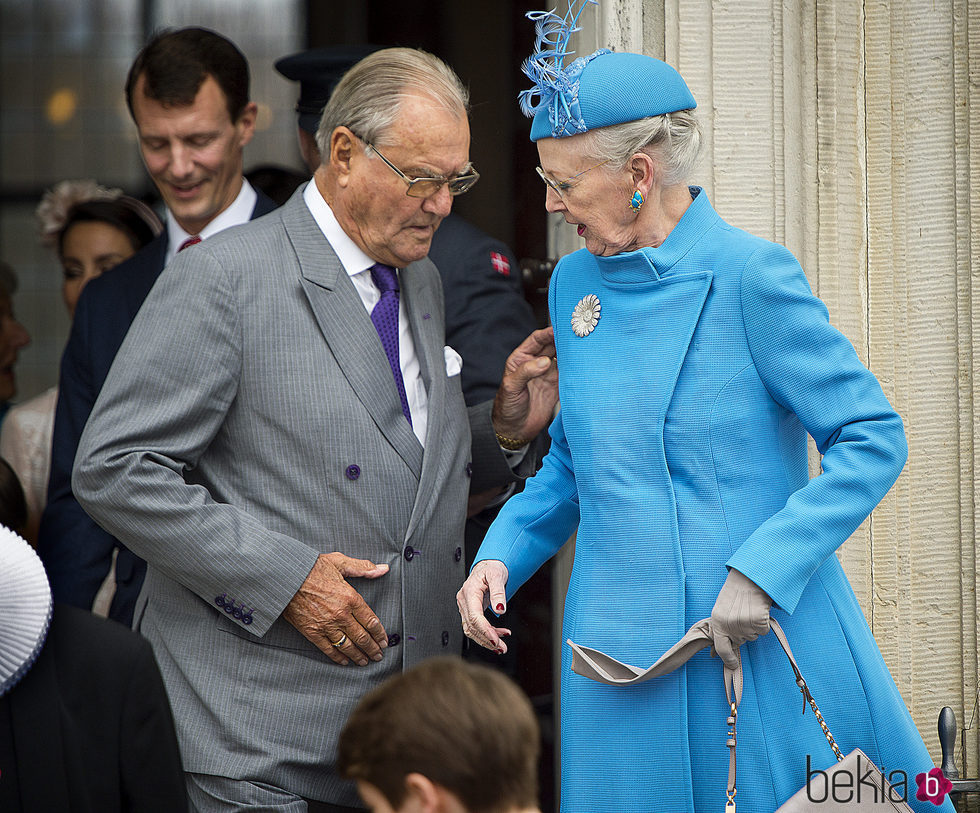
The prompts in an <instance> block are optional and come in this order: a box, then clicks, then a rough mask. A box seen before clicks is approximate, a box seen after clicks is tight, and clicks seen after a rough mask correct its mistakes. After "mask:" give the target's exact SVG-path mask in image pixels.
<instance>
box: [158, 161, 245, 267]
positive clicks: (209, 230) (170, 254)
mask: <svg viewBox="0 0 980 813" xmlns="http://www.w3.org/2000/svg"><path fill="white" fill-rule="evenodd" d="M258 198H259V196H258V193H256V191H255V190H254V189H253V188H252V185H251V184H250V183H249V182H248V181H247V180H246V179H245V178H242V188H241V189H240V190H239V192H238V195H237V197H236V198H235V199H234V200H233V201H232V202H231V206H229V207H228V208H227V209H225V210H224V211H222V212H220V213H219V214H218V216H217V217H215V218H214V219H213V220H212V221H211V222H210V223H208V225H207V226H205V227H204V228H203V229H201V231H200V234H199V237H200V238H201V239H202V240H207V239H208V238H209V237H211V236H213V235H215V234H217V233H218V232H219V231H223V230H224V229H228V228H231V227H232V226H240V225H241V224H242V223H248V221H249V220H251V219H252V212H253V211H254V210H255V202H256V201H257V200H258ZM167 236H168V241H167V263H168V264H169V263H170V261H171V260H172V259H173V258H174V257H175V256H177V249H179V248H180V247H181V245H183V243H184V241H185V240H186V239H187V238H188V237H191V236H192V235H190V234H188V233H187V232H186V231H184V230H183V229H182V228H181V227H180V225H179V224H178V223H177V218H175V217H174V216H173V212H171V211H170V210H169V209H167Z"/></svg>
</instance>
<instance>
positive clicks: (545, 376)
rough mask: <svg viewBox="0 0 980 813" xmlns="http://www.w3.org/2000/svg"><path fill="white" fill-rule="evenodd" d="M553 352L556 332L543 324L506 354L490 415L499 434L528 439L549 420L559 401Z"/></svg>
mask: <svg viewBox="0 0 980 813" xmlns="http://www.w3.org/2000/svg"><path fill="white" fill-rule="evenodd" d="M555 355H556V353H555V332H554V330H553V329H552V328H550V327H546V328H544V329H542V330H535V331H534V333H532V334H531V335H530V336H528V337H527V338H526V339H525V340H524V341H523V342H521V344H520V346H519V347H518V348H517V349H516V350H515V351H514V352H513V353H511V354H510V356H508V358H507V363H506V364H505V365H504V377H503V381H501V382H500V388H499V389H498V390H497V397H496V398H495V399H494V402H493V413H492V415H491V419H492V421H493V428H494V431H496V432H497V434H498V435H502V436H503V437H505V438H513V439H515V440H518V439H519V440H527V441H530V440H533V439H534V438H535V437H537V435H538V433H539V432H540V431H541V430H542V429H544V428H545V427H546V426H547V425H548V424H549V423H550V422H551V419H552V417H553V416H554V413H555V404H556V403H557V402H558V365H557V363H556V361H555Z"/></svg>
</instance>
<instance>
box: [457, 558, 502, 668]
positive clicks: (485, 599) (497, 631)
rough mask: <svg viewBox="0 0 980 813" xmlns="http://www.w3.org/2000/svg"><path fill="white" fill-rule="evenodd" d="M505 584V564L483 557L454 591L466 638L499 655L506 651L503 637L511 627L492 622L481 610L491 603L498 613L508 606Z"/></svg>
mask: <svg viewBox="0 0 980 813" xmlns="http://www.w3.org/2000/svg"><path fill="white" fill-rule="evenodd" d="M506 587H507V566H506V565H505V564H504V563H503V562H500V561H498V560H496V559H484V560H483V561H482V562H477V564H476V565H474V567H473V570H472V571H470V575H469V578H468V579H467V580H466V581H465V582H463V586H462V587H460V588H459V592H458V593H457V594H456V606H457V607H459V616H460V618H461V619H462V621H463V632H464V633H466V637H467V638H470V639H472V640H474V641H476V642H477V643H478V644H479V645H480V646H482V647H485V648H487V649H492V650H493V651H494V652H496V653H497V654H498V655H503V654H504V653H505V652H506V651H507V644H505V643H504V642H503V640H502V636H506V635H510V630H509V629H505V628H503V627H494V626H493V625H491V623H490V622H489V621H487V618H486V616H485V615H484V614H483V611H484V610H486V608H487V607H489V606H491V604H492V605H493V609H494V612H496V613H497V615H500V614H501V613H503V612H504V611H505V610H506V609H507V593H506Z"/></svg>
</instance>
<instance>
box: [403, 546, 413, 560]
mask: <svg viewBox="0 0 980 813" xmlns="http://www.w3.org/2000/svg"><path fill="white" fill-rule="evenodd" d="M414 558H415V548H413V547H412V546H411V545H406V546H405V559H406V561H409V562H411V561H412V559H414Z"/></svg>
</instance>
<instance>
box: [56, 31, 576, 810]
mask: <svg viewBox="0 0 980 813" xmlns="http://www.w3.org/2000/svg"><path fill="white" fill-rule="evenodd" d="M466 103H467V102H466V92H465V89H464V88H463V87H462V85H461V84H460V82H459V79H458V78H457V77H456V75H455V74H454V73H453V72H452V71H451V70H450V69H449V68H448V67H447V66H445V65H444V64H443V63H442V62H440V61H439V60H438V59H436V58H435V57H433V56H431V55H429V54H426V53H424V52H421V51H414V50H410V49H401V48H398V49H388V50H385V51H379V52H377V53H375V54H374V55H372V56H370V57H368V58H367V59H365V60H363V61H362V62H361V63H359V64H358V65H357V66H355V67H354V68H353V69H352V70H351V71H350V72H349V73H348V74H347V76H346V77H345V78H344V80H343V81H342V82H341V84H340V85H339V86H338V88H337V90H336V91H335V93H334V95H333V97H332V98H331V101H330V104H329V105H328V107H327V109H326V110H325V111H324V114H323V119H322V122H321V125H320V129H319V132H318V140H319V142H320V151H321V155H322V156H323V163H322V164H321V166H320V168H319V169H318V170H317V172H316V173H315V175H314V177H313V180H312V181H311V182H310V183H309V184H308V185H307V186H306V187H305V188H303V189H301V190H299V191H297V193H296V194H295V195H294V196H293V198H292V199H290V200H289V201H288V202H287V203H286V204H285V205H284V206H283V207H282V208H280V209H279V210H277V211H276V212H273V213H272V214H270V215H268V216H266V217H264V218H261V219H259V220H257V221H253V222H252V223H251V224H249V225H247V226H242V227H240V228H235V229H229V230H228V231H226V232H223V233H222V234H220V235H216V236H215V237H212V238H211V239H210V240H208V241H207V242H205V243H203V244H201V245H200V246H198V247H196V248H195V250H194V251H190V252H186V253H185V255H181V256H179V257H178V258H177V260H175V261H174V262H173V263H172V264H171V265H170V266H169V267H168V268H167V269H166V271H165V272H164V273H163V275H162V276H161V277H160V280H159V281H158V283H157V285H156V286H155V287H154V289H153V291H152V292H151V293H150V295H149V297H148V298H147V300H146V302H145V304H144V306H143V308H142V310H141V311H140V313H139V315H138V317H137V319H136V321H135V322H134V324H133V327H132V329H131V330H130V332H129V334H128V336H127V337H126V340H125V343H124V344H123V347H122V348H121V350H120V352H119V355H118V356H117V358H116V361H115V364H114V365H113V368H112V370H111V371H110V374H109V377H108V379H107V381H106V383H105V386H104V387H103V390H102V393H101V395H100V396H99V400H98V402H97V403H96V406H95V409H94V411H93V413H92V416H91V418H90V420H89V422H88V424H87V426H86V429H85V432H84V435H83V437H82V440H81V444H80V447H79V454H78V458H77V462H76V465H75V471H74V476H73V485H74V487H75V492H76V494H77V495H78V498H79V500H80V502H81V503H82V504H83V506H84V507H85V509H86V510H87V511H89V512H90V513H91V514H92V516H93V517H94V518H95V519H96V520H97V521H98V522H99V523H100V524H101V525H103V526H104V527H106V528H107V529H108V530H110V531H111V532H112V533H114V534H115V535H116V536H118V537H119V538H120V539H122V540H124V541H125V543H126V544H127V545H129V546H130V547H131V548H132V549H133V550H134V551H136V552H137V553H139V554H140V555H141V556H143V557H144V558H145V559H146V560H147V562H148V565H149V567H148V572H147V578H146V582H145V585H144V588H143V592H142V594H141V596H140V599H139V602H138V604H137V609H136V624H137V626H138V628H139V629H140V631H141V632H142V633H143V634H145V635H146V636H147V638H149V640H150V641H151V643H152V644H153V647H154V650H155V652H156V655H157V658H158V660H159V662H160V666H161V670H162V672H163V675H164V679H165V681H166V684H167V688H168V691H169V693H170V697H171V701H172V704H173V707H174V713H175V717H176V720H177V727H178V735H179V738H180V742H181V751H182V757H183V760H184V768H185V770H186V771H187V777H188V791H189V795H190V797H191V800H192V805H193V806H194V808H195V809H197V810H200V811H230V810H262V811H273V810H274V811H289V813H301V811H305V810H310V811H321V810H322V811H327V810H329V811H337V810H346V809H348V808H350V807H351V806H353V805H355V804H356V796H355V794H354V791H353V787H352V785H350V784H348V783H346V782H344V781H343V780H341V779H339V778H338V777H337V775H336V773H335V771H334V767H333V762H334V753H335V744H336V739H337V735H338V732H339V731H340V728H341V727H342V725H343V724H344V721H345V720H346V718H347V715H348V712H349V711H350V709H351V708H352V707H353V705H354V704H355V703H356V702H357V700H358V699H359V698H360V697H361V695H363V694H364V693H365V692H366V691H368V690H370V689H372V688H373V687H375V686H377V685H379V684H380V683H381V681H382V680H384V679H385V678H386V677H387V676H389V675H391V674H393V673H395V672H398V671H401V670H403V669H405V668H408V667H410V666H412V665H414V664H415V663H418V662H419V661H420V660H422V659H424V658H426V657H429V656H432V655H437V654H445V653H457V652H459V651H460V647H461V643H462V641H461V637H460V636H461V633H460V631H459V623H458V618H456V609H455V601H454V595H455V591H456V589H457V587H458V586H459V583H461V582H462V580H463V578H464V573H463V562H462V550H461V547H462V539H463V524H464V521H465V514H466V500H467V493H468V492H469V491H470V490H472V491H473V492H483V491H486V490H488V489H491V488H496V489H503V488H506V487H507V486H508V485H509V484H510V483H512V482H514V481H515V480H516V479H518V478H520V477H524V476H527V475H528V474H530V473H531V472H532V471H533V469H534V464H535V462H536V461H534V460H533V459H530V458H529V456H526V455H525V456H524V457H522V454H523V451H524V449H523V446H524V444H525V443H526V442H527V441H528V440H530V439H531V438H532V437H534V436H535V435H536V434H537V433H538V432H539V431H540V430H541V429H543V428H544V426H545V425H546V424H547V423H548V422H549V420H550V418H551V415H552V411H553V408H554V404H555V399H556V397H557V370H556V368H555V364H554V360H553V356H554V345H553V338H552V335H551V332H550V329H549V330H543V331H536V332H535V333H533V334H532V335H531V336H530V337H528V339H527V340H525V341H524V342H523V343H522V344H521V346H520V347H519V348H517V349H516V350H515V352H514V353H513V354H512V355H511V357H510V359H508V363H507V368H506V372H505V374H504V380H503V382H502V383H501V387H500V390H499V391H498V393H497V397H496V399H495V400H494V401H493V402H487V403H485V404H481V405H478V406H474V407H471V408H469V409H467V408H466V406H465V405H464V403H463V396H462V392H461V390H460V377H459V370H460V363H459V357H458V355H457V354H456V353H455V352H454V351H453V350H452V348H449V347H446V346H445V339H444V325H443V301H442V291H441V285H440V281H439V275H438V272H437V271H436V269H435V267H434V266H433V265H432V263H431V262H429V261H428V259H426V253H427V251H428V247H429V243H430V241H431V239H432V234H433V232H434V231H435V229H436V227H437V226H438V225H439V222H440V221H441V219H442V218H443V217H445V216H446V215H447V214H448V213H449V211H450V208H451V202H452V196H453V195H454V194H458V193H460V192H463V191H466V189H468V188H469V187H470V186H472V184H473V183H474V182H475V180H476V178H477V177H478V175H477V173H476V172H475V170H474V169H473V168H472V166H471V164H470V163H469V126H468V123H467V115H466ZM406 193H407V194H406ZM514 449H516V451H513V450H514Z"/></svg>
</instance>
